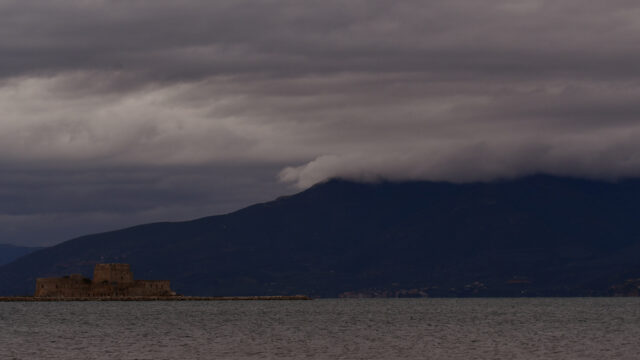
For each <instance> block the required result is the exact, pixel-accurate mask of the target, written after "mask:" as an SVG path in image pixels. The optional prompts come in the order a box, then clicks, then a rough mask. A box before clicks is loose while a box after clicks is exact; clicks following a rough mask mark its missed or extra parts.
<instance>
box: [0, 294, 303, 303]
mask: <svg viewBox="0 0 640 360" xmlns="http://www.w3.org/2000/svg"><path fill="white" fill-rule="evenodd" d="M247 300H259V301H265V300H311V298H310V297H309V296H306V295H292V296H285V295H280V296H120V297H115V296H114V297H34V296H2V297H0V302H52V301H247Z"/></svg>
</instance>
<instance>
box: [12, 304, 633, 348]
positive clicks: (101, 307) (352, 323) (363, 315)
mask: <svg viewBox="0 0 640 360" xmlns="http://www.w3.org/2000/svg"><path fill="white" fill-rule="evenodd" d="M0 325H1V326H2V329H1V330H0V359H182V358H185V359H305V358H306V359H398V358H402V359H638V358H639V356H640V355H638V354H640V340H639V339H640V299H637V298H597V299H596V298H580V299H415V300H411V299H379V300H353V299H351V300H314V301H272V302H269V301H265V302H260V301H237V302H71V303H69V302H59V303H0Z"/></svg>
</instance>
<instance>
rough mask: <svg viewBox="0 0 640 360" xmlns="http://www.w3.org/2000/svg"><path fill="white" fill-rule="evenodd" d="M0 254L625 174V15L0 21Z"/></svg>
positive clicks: (323, 13) (479, 3) (363, 5)
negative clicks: (441, 192) (378, 192)
mask: <svg viewBox="0 0 640 360" xmlns="http://www.w3.org/2000/svg"><path fill="white" fill-rule="evenodd" d="M0 35H1V36H0V111H1V112H0V243H13V244H20V245H52V244H56V243H59V242H61V241H64V240H68V239H70V238H72V237H75V236H79V235H84V234H88V233H94V232H101V231H106V230H112V229H117V228H121V227H126V226H131V225H136V224H141V223H147V222H155V221H179V220H187V219H193V218H198V217H202V216H208V215H215V214H222V213H226V212H229V211H233V210H237V209H239V208H241V207H243V206H246V205H249V204H252V203H256V202H263V201H268V200H271V199H274V198H276V197H277V196H280V195H284V194H291V193H295V192H297V191H301V190H302V189H305V188H307V187H309V186H312V185H313V184H315V183H317V182H320V181H323V180H325V179H327V178H332V177H342V178H346V179H352V180H359V181H377V180H380V179H386V180H435V181H452V182H469V181H490V180H494V179H505V178H514V177H518V176H524V175H529V174H535V173H548V174H554V175H562V176H577V177H588V178H600V179H607V180H616V179H620V178H627V177H637V176H639V175H640V141H638V139H640V101H638V99H640V65H639V64H640V46H638V44H640V3H638V2H637V1H627V0H609V1H590V0H564V1H563V0H560V1H558V0H554V1H546V0H504V1H503V0H491V1H488V0H474V1H468V0H433V1H410V0H409V1H398V2H395V1H386V0H384V1H376V0H371V1H360V0H349V1H332V0H323V1H312V0H310V1H299V0H291V1H288V0H265V1H259V0H255V1H244V0H231V1H226V0H216V1H208V0H207V1H199V0H184V1H165V0H153V1H140V0H127V1H120V0H112V1H99V0H96V1H89V0H77V1H73V0H66V1H57V0H49V1H42V2H37V1H29V2H26V1H12V0H3V1H0Z"/></svg>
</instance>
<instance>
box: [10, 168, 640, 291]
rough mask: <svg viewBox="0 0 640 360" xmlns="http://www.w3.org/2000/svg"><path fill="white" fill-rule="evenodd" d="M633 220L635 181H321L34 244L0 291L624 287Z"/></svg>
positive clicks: (632, 278)
mask: <svg viewBox="0 0 640 360" xmlns="http://www.w3.org/2000/svg"><path fill="white" fill-rule="evenodd" d="M639 218H640V181H639V180H626V181H620V182H602V181H590V180H581V179H571V178H558V177H551V176H531V177H527V178H522V179H518V180H513V181H501V182H491V183H473V184H450V183H436V182H402V183H387V182H383V183H377V184H361V183H354V182H349V181H343V180H332V181H328V182H326V183H322V184H318V185H316V186H314V187H312V188H310V189H308V190H306V191H303V192H301V193H299V194H296V195H293V196H288V197H282V198H279V199H277V200H275V201H272V202H268V203H263V204H257V205H254V206H250V207H248V208H245V209H242V210H240V211H237V212H234V213H231V214H227V215H220V216H212V217H206V218H202V219H198V220H193V221H187V222H176V223H155V224H147V225H141V226H136V227H132V228H128V229H124V230H118V231H113V232H108V233H102V234H95V235H89V236H83V237H80V238H77V239H73V240H70V241H67V242H65V243H62V244H60V245H57V246H53V247H50V248H46V249H43V250H40V251H37V252H35V253H32V254H30V255H28V256H25V257H22V258H20V259H18V260H17V261H15V262H13V263H11V264H8V265H5V266H2V267H0V292H1V293H0V295H5V296H7V295H28V294H32V293H33V284H34V283H35V278H36V277H47V276H60V275H63V274H69V273H82V274H89V273H90V272H91V271H92V269H93V266H94V265H95V264H96V263H102V262H114V263H116V262H126V263H130V264H132V265H134V266H135V268H136V273H137V274H138V275H139V276H140V277H141V278H145V279H168V280H170V281H171V284H172V287H173V288H174V289H175V291H176V292H178V293H182V294H189V295H201V296H250V295H294V294H308V295H310V296H311V297H336V296H346V297H356V296H398V297H413V296H585V295H594V296H606V295H634V294H637V291H638V286H637V285H640V281H638V280H636V279H638V278H640V221H639Z"/></svg>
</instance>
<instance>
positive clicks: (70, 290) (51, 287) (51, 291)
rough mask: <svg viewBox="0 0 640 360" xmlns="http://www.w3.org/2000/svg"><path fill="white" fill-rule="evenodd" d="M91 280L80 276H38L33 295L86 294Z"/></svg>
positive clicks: (74, 295)
mask: <svg viewBox="0 0 640 360" xmlns="http://www.w3.org/2000/svg"><path fill="white" fill-rule="evenodd" d="M90 287H91V280H89V279H86V280H85V279H84V278H82V277H76V276H74V277H73V278H72V277H66V278H39V279H36V291H35V296H38V297H78V296H86V295H87V294H88V293H89V289H90Z"/></svg>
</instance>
